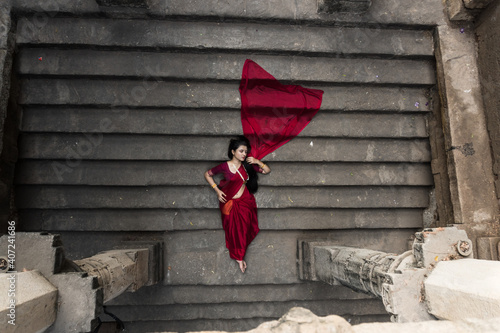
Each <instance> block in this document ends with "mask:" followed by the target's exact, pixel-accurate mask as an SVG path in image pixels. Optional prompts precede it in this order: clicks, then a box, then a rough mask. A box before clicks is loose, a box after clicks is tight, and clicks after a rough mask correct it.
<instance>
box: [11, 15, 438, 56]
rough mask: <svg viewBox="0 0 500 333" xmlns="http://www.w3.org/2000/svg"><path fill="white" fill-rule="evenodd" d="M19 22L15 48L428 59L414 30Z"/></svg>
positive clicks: (426, 46)
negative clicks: (55, 46) (264, 52)
mask: <svg viewBox="0 0 500 333" xmlns="http://www.w3.org/2000/svg"><path fill="white" fill-rule="evenodd" d="M27 25H28V23H27V21H26V19H21V20H20V21H19V26H18V30H19V31H22V32H23V31H24V32H25V33H21V34H18V38H17V43H18V44H20V45H23V44H31V43H37V44H45V43H50V44H62V45H82V44H83V45H104V46H108V47H109V46H115V47H116V46H122V47H126V46H128V47H143V48H144V47H147V48H195V49H203V50H207V49H214V50H217V51H220V50H246V51H256V50H260V51H262V50H267V51H274V52H283V51H285V52H301V53H308V52H312V53H320V54H322V53H329V54H335V53H339V54H345V53H354V54H381V55H387V54H390V55H398V56H408V55H412V56H415V55H417V56H432V54H433V52H434V48H433V44H432V36H431V35H430V34H427V33H425V32H422V31H417V30H384V29H376V30H371V31H370V30H368V29H365V30H364V29H361V28H341V29H342V30H341V33H340V28H335V27H307V26H299V25H277V24H274V25H269V24H251V23H247V24H239V23H215V22H214V23H212V22H201V23H199V22H169V21H153V20H149V21H139V20H106V19H73V18H72V19H65V18H57V19H55V18H54V19H49V20H48V21H47V24H45V25H44V26H43V27H42V28H41V29H29V27H28V26H27Z"/></svg>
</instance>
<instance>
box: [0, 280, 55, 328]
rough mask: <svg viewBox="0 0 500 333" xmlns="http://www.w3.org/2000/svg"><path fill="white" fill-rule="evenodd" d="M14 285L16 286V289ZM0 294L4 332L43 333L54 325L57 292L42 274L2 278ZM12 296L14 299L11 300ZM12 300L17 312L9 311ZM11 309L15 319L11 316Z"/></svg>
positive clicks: (0, 317) (0, 322)
mask: <svg viewBox="0 0 500 333" xmlns="http://www.w3.org/2000/svg"><path fill="white" fill-rule="evenodd" d="M11 278H12V279H11ZM12 282H13V284H14V285H15V287H13V288H12V287H11V283H12ZM0 290H1V293H0V326H1V327H2V332H4V333H13V332H23V333H36V332H43V331H44V330H45V329H46V328H47V327H49V326H50V325H52V323H53V322H54V321H55V319H56V314H57V303H56V302H57V289H56V288H55V287H54V286H53V285H52V284H51V283H50V282H49V281H47V280H46V279H45V278H44V277H43V276H42V275H41V274H40V272H39V271H28V272H18V273H12V274H11V273H5V274H0ZM10 290H12V291H10ZM10 293H11V294H13V295H15V296H13V297H9V294H10ZM11 300H14V301H15V303H12V304H13V306H15V308H14V307H13V308H9V305H10V304H11V303H10V301H11ZM11 309H13V312H12V313H13V315H14V316H13V317H9V316H8V314H10V313H11ZM12 319H14V320H12ZM9 321H12V322H13V323H14V324H15V325H12V324H11V323H8V322H9Z"/></svg>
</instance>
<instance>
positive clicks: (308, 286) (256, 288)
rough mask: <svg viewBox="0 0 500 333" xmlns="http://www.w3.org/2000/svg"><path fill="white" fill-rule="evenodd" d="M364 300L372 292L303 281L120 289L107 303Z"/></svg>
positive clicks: (140, 304) (174, 303)
mask: <svg viewBox="0 0 500 333" xmlns="http://www.w3.org/2000/svg"><path fill="white" fill-rule="evenodd" d="M333 299H336V300H343V301H346V300H366V299H373V297H372V296H369V295H367V294H363V293H357V292H355V291H353V290H352V289H350V288H347V287H344V286H330V285H327V284H326V283H315V282H305V283H297V284H287V285H237V286H200V285H196V286H195V285H192V286H159V285H155V286H150V287H146V288H141V289H139V290H138V291H137V292H133V293H123V294H122V295H120V296H119V297H117V298H115V299H113V300H111V301H110V302H108V303H106V305H110V306H124V305H133V306H143V305H148V306H151V305H187V304H198V305H202V304H227V303H235V302H242V303H254V302H291V301H298V300H300V301H328V300H333Z"/></svg>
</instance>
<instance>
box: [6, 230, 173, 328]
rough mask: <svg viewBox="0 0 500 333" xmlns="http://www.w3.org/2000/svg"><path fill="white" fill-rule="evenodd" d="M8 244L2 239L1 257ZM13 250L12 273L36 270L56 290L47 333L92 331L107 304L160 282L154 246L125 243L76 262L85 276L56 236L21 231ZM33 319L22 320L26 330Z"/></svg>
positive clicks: (157, 247)
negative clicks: (67, 254) (53, 311)
mask: <svg viewBox="0 0 500 333" xmlns="http://www.w3.org/2000/svg"><path fill="white" fill-rule="evenodd" d="M8 244H10V243H9V239H8V237H7V236H3V237H0V258H2V257H4V258H7V255H6V249H7V248H8ZM15 245H16V258H15V268H16V269H18V270H21V269H27V270H38V271H39V272H40V273H41V274H42V275H43V276H44V277H45V278H46V279H47V280H48V281H49V282H50V283H51V284H52V285H53V286H54V287H55V288H57V290H58V294H57V318H56V320H55V322H54V324H53V325H52V326H50V327H49V328H48V329H47V330H46V331H45V332H46V333H60V332H91V331H93V330H94V329H95V328H96V327H97V324H98V317H99V316H100V315H101V314H102V313H103V308H102V306H103V303H104V301H105V300H109V299H112V298H113V297H116V296H118V295H119V294H120V293H122V292H124V291H126V290H129V291H135V290H137V289H138V288H140V287H141V286H144V285H153V284H156V283H158V281H160V280H161V279H162V278H163V275H162V273H163V258H162V255H161V254H162V253H163V250H162V245H161V243H159V242H157V241H151V242H148V241H128V242H127V241H125V242H123V243H122V246H123V247H124V248H125V249H121V250H112V251H108V252H104V253H101V254H98V255H96V256H94V257H91V258H87V259H83V260H79V261H78V262H79V263H80V264H81V266H82V267H83V268H84V269H85V271H84V270H83V269H81V268H80V267H79V266H78V265H76V264H75V262H72V261H70V260H68V259H66V258H65V257H64V251H63V247H62V242H61V239H60V237H59V235H51V234H46V233H44V234H40V233H26V232H19V233H16V234H15ZM128 248H132V249H128ZM87 271H88V272H87ZM9 274H10V273H8V272H7V273H3V274H0V276H2V275H3V276H6V275H9ZM20 284H21V282H18V285H20ZM31 288H34V287H31ZM30 290H31V289H30ZM104 293H106V295H105V296H104ZM105 297H106V298H105ZM35 301H36V300H35ZM37 320H38V319H37V317H35V316H32V317H30V316H28V317H26V318H25V321H26V325H28V324H30V325H32V324H33V325H35V324H37V323H36V322H35V321H37ZM0 327H1V326H0ZM2 332H3V331H2ZM16 332H23V333H24V332H31V331H23V330H20V331H16Z"/></svg>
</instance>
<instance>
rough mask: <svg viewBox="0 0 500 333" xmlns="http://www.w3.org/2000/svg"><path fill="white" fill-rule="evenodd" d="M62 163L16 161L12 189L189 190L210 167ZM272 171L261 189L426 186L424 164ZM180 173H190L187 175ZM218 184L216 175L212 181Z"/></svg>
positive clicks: (278, 167)
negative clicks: (169, 187) (161, 187)
mask: <svg viewBox="0 0 500 333" xmlns="http://www.w3.org/2000/svg"><path fill="white" fill-rule="evenodd" d="M60 164H62V165H63V166H64V165H65V164H66V161H65V160H58V161H50V160H49V161H47V160H22V161H20V162H18V164H17V172H16V178H15V183H16V184H18V185H93V186H96V185H97V186H158V185H173V186H184V185H187V186H193V185H201V186H203V185H208V184H207V182H206V180H205V178H204V177H203V174H204V172H205V171H207V170H209V169H210V168H212V167H214V166H215V165H216V164H217V163H214V162H204V161H201V162H198V161H192V162H181V161H178V162H177V161H175V162H174V161H164V162H161V161H134V160H130V161H99V160H97V161H82V162H81V163H80V164H79V165H78V166H76V167H74V168H71V169H70V170H71V171H69V170H65V171H68V172H63V171H62V170H61V171H60V172H58V168H59V167H60ZM268 165H269V167H271V169H272V171H271V174H269V175H261V176H259V185H262V186H347V185H350V186H366V185H382V186H387V185H402V186H432V185H433V180H432V172H431V169H430V165H429V164H427V163H322V162H317V163H312V162H291V163H285V162H273V163H268ZM186 170H191V172H190V175H188V174H186ZM215 179H216V181H217V182H218V181H219V176H215Z"/></svg>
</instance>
